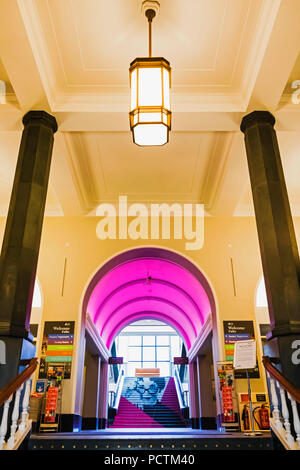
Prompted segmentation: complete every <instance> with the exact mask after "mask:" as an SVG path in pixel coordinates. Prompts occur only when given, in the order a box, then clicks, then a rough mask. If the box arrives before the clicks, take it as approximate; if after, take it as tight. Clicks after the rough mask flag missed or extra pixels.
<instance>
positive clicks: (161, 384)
mask: <svg viewBox="0 0 300 470" xmlns="http://www.w3.org/2000/svg"><path fill="white" fill-rule="evenodd" d="M136 383H137V379H136V377H127V378H126V379H125V380H124V385H123V390H122V395H121V398H120V404H119V408H118V412H117V414H116V416H115V419H114V422H113V424H111V425H110V426H109V427H110V428H184V427H186V425H185V422H184V420H183V418H182V417H181V414H180V408H179V403H178V398H177V393H176V388H175V383H174V379H173V377H170V378H169V377H159V378H155V377H154V378H151V380H150V381H148V382H147V383H146V388H145V387H144V382H142V381H140V382H139V383H141V384H142V385H141V386H136ZM154 392H156V393H154Z"/></svg>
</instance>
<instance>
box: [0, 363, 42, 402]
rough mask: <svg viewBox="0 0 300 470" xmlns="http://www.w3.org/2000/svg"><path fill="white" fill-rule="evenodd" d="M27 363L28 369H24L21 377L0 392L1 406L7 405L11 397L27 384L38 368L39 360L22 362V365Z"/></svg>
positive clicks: (18, 376)
mask: <svg viewBox="0 0 300 470" xmlns="http://www.w3.org/2000/svg"><path fill="white" fill-rule="evenodd" d="M26 363H28V367H27V368H26V369H24V370H23V371H22V372H21V373H20V374H19V375H17V377H15V378H14V379H13V380H11V382H9V384H8V385H7V386H6V387H4V388H3V389H2V390H1V391H0V406H2V405H3V403H5V402H6V401H7V400H8V399H9V397H10V396H11V395H12V394H13V393H15V392H16V391H17V390H18V388H20V386H21V385H22V384H23V383H24V382H26V380H27V379H29V377H31V375H32V374H33V372H34V371H35V370H36V368H37V365H38V359H37V358H36V357H34V358H32V359H30V360H29V361H27V360H25V361H22V365H26Z"/></svg>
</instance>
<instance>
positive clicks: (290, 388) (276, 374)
mask: <svg viewBox="0 0 300 470" xmlns="http://www.w3.org/2000/svg"><path fill="white" fill-rule="evenodd" d="M262 362H263V365H264V367H265V369H266V370H267V371H268V372H269V374H270V375H271V376H272V377H273V378H274V379H276V380H277V382H279V383H280V385H281V386H282V387H283V388H284V389H285V390H286V391H287V392H288V393H289V394H290V395H291V397H292V398H294V400H296V402H297V403H300V390H299V389H298V388H296V387H294V385H293V384H291V382H289V381H288V379H287V378H286V377H284V375H282V373H281V372H280V371H279V370H278V369H276V367H274V366H273V364H272V362H277V361H276V360H273V359H272V358H270V357H269V356H263V357H262Z"/></svg>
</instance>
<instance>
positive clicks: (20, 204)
mask: <svg viewBox="0 0 300 470" xmlns="http://www.w3.org/2000/svg"><path fill="white" fill-rule="evenodd" d="M23 124H24V130H23V134H22V140H21V144H20V150H19V155H18V161H17V167H16V172H15V178H14V183H13V189H12V194H11V199H10V205H9V211H8V216H7V221H6V227H5V233H4V239H3V245H2V251H1V261H0V341H2V344H3V343H4V344H5V349H6V358H5V362H6V363H5V364H2V365H1V366H0V367H1V374H0V375H1V377H0V388H2V386H4V385H6V384H7V382H8V381H10V380H11V379H12V378H14V377H15V376H16V375H17V373H18V370H19V360H20V358H24V356H31V355H32V348H31V346H30V341H28V339H29V321H30V312H31V304H32V296H33V289H34V283H35V275H36V268H37V262H38V255H39V247H40V239H41V232H42V225H43V219H44V210H45V202H46V195H47V187H48V180H49V171H50V163H51V156H52V148H53V136H54V133H55V132H56V130H57V124H56V120H55V118H54V117H53V116H51V115H50V114H48V113H46V112H44V111H30V112H28V113H27V114H26V115H25V116H24V118H23ZM26 350H27V353H26V352H25V351H26Z"/></svg>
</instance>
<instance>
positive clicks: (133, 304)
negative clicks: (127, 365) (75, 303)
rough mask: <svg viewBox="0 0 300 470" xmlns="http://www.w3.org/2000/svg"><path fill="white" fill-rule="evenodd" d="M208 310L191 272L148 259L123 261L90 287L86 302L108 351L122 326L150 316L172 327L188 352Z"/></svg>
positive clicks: (162, 260)
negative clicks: (183, 341)
mask: <svg viewBox="0 0 300 470" xmlns="http://www.w3.org/2000/svg"><path fill="white" fill-rule="evenodd" d="M149 276H150V277H151V280H149V279H148V280H147V278H148V277H149ZM211 310H212V308H211V305H210V301H209V298H208V295H207V293H206V291H205V289H204V287H203V286H202V285H201V283H200V282H199V280H198V279H196V277H195V276H194V275H193V274H192V273H191V272H189V271H188V270H187V269H185V268H184V267H182V266H180V265H179V264H177V263H175V262H173V261H170V260H165V259H161V258H153V257H151V258H147V257H145V258H137V259H132V260H128V261H126V262H123V263H122V264H120V265H118V266H116V267H114V268H113V269H111V270H110V271H109V272H107V273H106V274H105V275H104V276H103V277H102V278H101V279H100V280H99V281H98V283H97V284H96V285H95V286H94V288H93V290H92V292H91V293H90V296H89V299H88V303H87V312H88V313H89V315H90V316H91V318H92V319H93V321H94V323H95V325H96V327H97V329H98V331H99V333H100V334H101V336H102V338H103V340H104V342H105V344H106V346H107V347H108V348H109V347H110V346H111V344H112V341H113V339H114V337H115V336H116V335H117V334H118V333H119V332H120V331H121V330H122V329H123V328H124V327H125V326H126V325H128V324H129V323H132V322H134V321H137V320H141V319H144V318H152V319H157V320H161V321H163V322H165V323H167V324H169V325H170V326H172V327H173V328H175V329H176V330H177V331H178V333H179V334H180V335H182V337H183V338H184V340H185V342H186V346H187V348H188V349H189V348H190V347H191V345H192V344H193V342H194V341H195V339H196V338H197V336H198V334H199V332H200V330H201V328H202V325H203V323H204V321H205V319H206V318H207V316H208V315H209V314H210V313H211Z"/></svg>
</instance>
